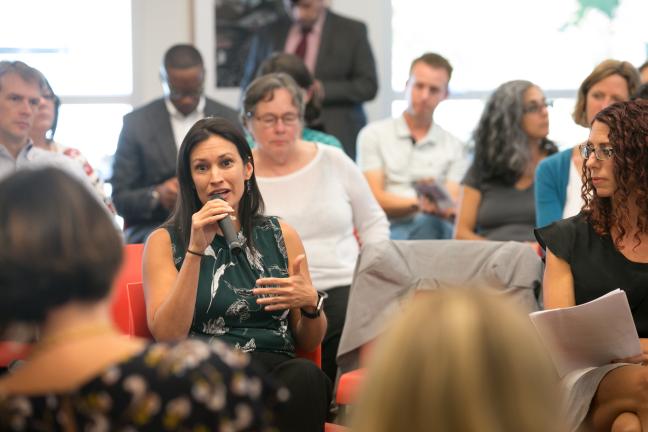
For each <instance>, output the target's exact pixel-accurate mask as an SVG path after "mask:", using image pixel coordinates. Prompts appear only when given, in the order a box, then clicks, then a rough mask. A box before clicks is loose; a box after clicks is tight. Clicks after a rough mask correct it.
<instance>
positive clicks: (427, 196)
mask: <svg viewBox="0 0 648 432" xmlns="http://www.w3.org/2000/svg"><path fill="white" fill-rule="evenodd" d="M451 74H452V66H451V65H450V63H449V62H448V61H447V60H446V59H445V58H443V57H442V56H440V55H438V54H434V53H426V54H423V55H422V56H420V57H418V58H417V59H415V60H414V61H413V62H412V64H411V67H410V76H409V79H408V80H407V87H406V95H407V109H406V110H405V112H403V114H402V115H401V116H399V117H396V118H388V119H384V120H379V121H376V122H373V123H370V124H369V125H367V126H366V127H365V128H364V129H362V131H360V134H359V135H358V157H357V159H358V165H360V169H361V170H362V171H363V172H364V175H365V177H366V178H367V181H368V182H369V186H370V187H371V190H372V192H373V194H374V195H375V197H376V200H377V201H378V203H379V204H380V205H381V207H382V208H383V210H384V211H385V213H386V214H387V216H388V217H389V219H390V223H391V238H392V239H395V240H414V239H444V238H452V222H451V221H452V219H453V217H454V210H455V209H454V203H455V202H456V200H457V194H458V192H459V182H460V181H461V179H462V177H463V175H464V172H465V171H466V169H467V167H468V161H467V156H466V153H465V147H464V145H463V143H462V142H461V141H460V140H459V139H457V138H456V137H454V136H453V135H451V134H450V133H448V132H447V131H445V130H444V129H442V128H441V127H440V126H439V125H438V124H436V123H434V121H433V115H434V110H435V109H436V107H437V106H438V104H439V103H440V102H441V101H443V100H444V99H445V98H446V97H447V96H448V82H449V81H450V76H451ZM444 192H446V193H447V195H448V196H446V197H445V198H446V199H444V198H443V193H444ZM447 198H449V199H447Z"/></svg>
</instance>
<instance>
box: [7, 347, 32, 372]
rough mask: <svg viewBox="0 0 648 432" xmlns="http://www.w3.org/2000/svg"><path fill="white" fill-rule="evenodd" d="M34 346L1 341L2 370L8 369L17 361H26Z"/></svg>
mask: <svg viewBox="0 0 648 432" xmlns="http://www.w3.org/2000/svg"><path fill="white" fill-rule="evenodd" d="M31 347H32V344H30V343H25V342H15V341H11V340H2V341H0V368H6V367H9V366H10V365H11V363H13V362H14V361H16V360H24V359H25V358H27V356H28V355H29V351H31Z"/></svg>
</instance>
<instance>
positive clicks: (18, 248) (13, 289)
mask: <svg viewBox="0 0 648 432" xmlns="http://www.w3.org/2000/svg"><path fill="white" fill-rule="evenodd" d="M0 244H2V248H0V269H2V271H0V325H3V324H8V323H14V322H32V323H42V322H43V321H44V320H45V319H46V318H47V315H48V313H49V312H50V311H52V310H53V309H55V308H57V307H59V306H62V305H65V304H67V303H70V302H86V303H94V302H97V301H101V300H104V299H106V298H107V297H108V294H109V292H110V288H111V285H112V282H113V279H114V277H115V274H116V272H117V270H118V268H119V265H120V263H121V258H122V241H121V237H120V235H119V233H118V232H117V230H116V228H115V226H114V224H113V222H112V220H111V217H110V215H109V214H108V212H107V211H106V209H105V207H104V206H103V204H102V203H100V202H99V201H98V200H97V199H96V198H95V197H94V196H93V195H92V192H90V191H89V189H88V188H87V187H86V186H85V185H83V184H81V183H79V180H78V179H75V178H73V177H71V176H70V175H68V174H66V173H64V172H63V171H60V170H58V169H54V168H46V169H38V170H22V171H18V172H17V173H15V174H13V175H11V176H9V177H7V178H5V179H4V180H2V181H1V182H0Z"/></svg>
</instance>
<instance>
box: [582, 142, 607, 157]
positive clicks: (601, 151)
mask: <svg viewBox="0 0 648 432" xmlns="http://www.w3.org/2000/svg"><path fill="white" fill-rule="evenodd" d="M592 153H594V157H595V158H596V160H600V161H604V160H608V159H611V158H612V156H614V148H612V147H594V146H592V145H590V144H581V145H580V154H581V156H583V159H585V160H588V159H589V157H590V156H591V155H592Z"/></svg>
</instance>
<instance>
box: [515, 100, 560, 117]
mask: <svg viewBox="0 0 648 432" xmlns="http://www.w3.org/2000/svg"><path fill="white" fill-rule="evenodd" d="M552 106H553V101H552V100H549V99H547V100H544V101H542V102H541V103H537V102H531V103H530V104H529V105H527V106H525V107H524V108H522V112H523V113H524V114H535V113H538V112H540V111H541V110H542V108H549V107H552Z"/></svg>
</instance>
